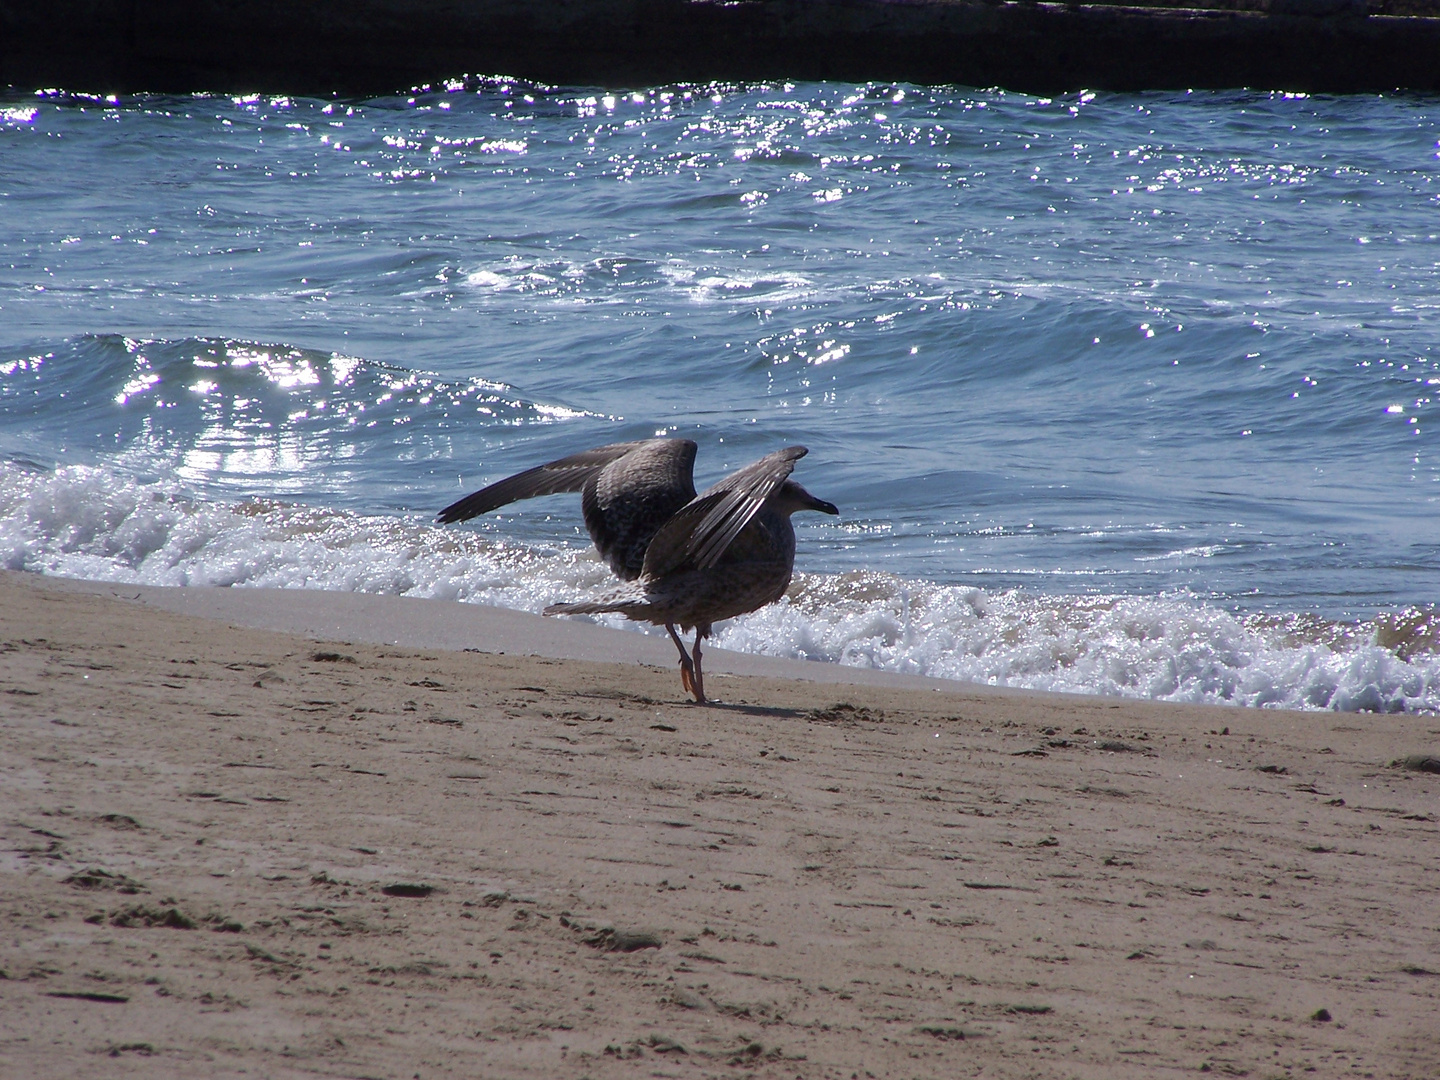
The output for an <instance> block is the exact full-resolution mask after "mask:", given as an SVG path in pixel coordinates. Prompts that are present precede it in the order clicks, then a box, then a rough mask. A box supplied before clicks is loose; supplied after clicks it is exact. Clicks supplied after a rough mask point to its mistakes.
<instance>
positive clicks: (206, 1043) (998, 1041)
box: [0, 573, 1440, 1080]
mask: <svg viewBox="0 0 1440 1080" xmlns="http://www.w3.org/2000/svg"><path fill="white" fill-rule="evenodd" d="M84 584H85V585H96V584H97V583H84ZM104 588H111V587H110V586H104ZM117 591H118V592H120V593H121V594H122V596H123V594H124V593H126V592H130V593H131V594H133V593H134V590H128V589H127V588H126V587H118V589H117ZM242 591H243V590H236V592H237V593H240V592H242ZM195 592H201V591H200V590H195ZM318 595H327V594H310V598H311V599H313V598H315V597H316V596H318ZM329 595H334V596H347V595H349V594H329ZM302 598H303V597H302ZM203 599H205V598H204V597H203V596H199V597H191V598H190V600H191V601H194V600H203ZM370 599H372V600H373V599H380V600H386V599H389V600H390V601H391V602H390V603H387V604H383V605H381V606H382V608H383V609H384V610H387V611H391V612H398V611H401V610H402V609H403V608H404V607H405V605H404V604H401V603H399V602H398V601H396V600H394V598H370ZM421 603H423V602H421ZM448 606H453V607H464V606H465V605H458V604H457V605H448ZM351 610H352V611H355V610H359V608H358V607H356V608H352V609H351ZM312 615H313V617H315V618H317V619H319V618H323V617H324V612H312ZM537 621H538V620H537ZM361 622H363V620H361V619H353V620H352V622H351V625H350V626H349V627H348V629H349V631H350V632H349V633H347V634H346V635H344V636H343V637H340V640H341V641H346V642H353V643H352V644H344V645H341V646H339V647H336V646H334V645H331V646H329V647H317V640H325V641H330V642H333V641H334V640H335V637H332V636H330V635H329V633H328V631H326V632H324V633H322V634H320V635H319V636H318V638H317V636H303V635H296V634H286V633H281V632H278V631H274V630H257V629H249V628H243V627H236V626H233V625H227V623H226V621H223V620H221V619H216V618H213V617H206V618H202V617H197V616H196V615H194V614H183V613H177V612H175V611H170V610H165V609H163V608H161V607H160V606H157V605H156V604H154V603H144V604H141V603H136V602H133V601H130V600H126V599H123V598H117V597H116V596H111V595H103V594H102V593H101V591H100V589H99V588H88V589H87V588H81V587H75V583H59V582H57V581H56V580H55V579H48V580H47V579H40V578H37V577H35V576H34V575H28V574H17V573H6V574H3V575H0V724H3V729H4V730H3V735H0V776H3V778H4V780H5V782H4V783H3V784H0V801H3V803H4V813H3V816H0V822H3V825H4V839H5V844H4V854H3V855H0V873H3V877H0V912H3V917H4V919H5V925H6V926H7V928H8V930H9V932H8V933H7V934H6V935H5V937H4V938H3V939H0V971H3V972H4V978H0V1008H3V1009H4V1010H5V1015H6V1016H7V1017H8V1018H10V1021H11V1022H10V1024H8V1025H7V1030H6V1032H5V1033H4V1034H0V1061H3V1062H5V1063H6V1065H7V1067H8V1068H11V1069H13V1070H14V1071H16V1072H17V1074H21V1073H23V1074H24V1075H27V1076H36V1077H50V1076H54V1077H60V1076H65V1077H90V1076H96V1077H99V1076H106V1077H113V1076H129V1075H134V1076H156V1075H166V1076H206V1077H228V1076H239V1075H241V1074H242V1073H243V1074H247V1075H254V1074H255V1073H256V1072H263V1073H264V1074H266V1075H270V1076H275V1077H291V1076H295V1077H298V1076H314V1075H367V1076H396V1077H411V1076H412V1075H414V1074H415V1073H419V1074H420V1075H422V1076H424V1077H433V1076H447V1075H454V1076H469V1075H479V1074H482V1073H483V1074H486V1075H505V1076H509V1077H527V1076H534V1077H557V1076H577V1077H578V1076H590V1077H594V1078H597V1080H599V1078H603V1077H612V1076H613V1077H622V1076H633V1075H635V1073H636V1070H637V1069H640V1070H643V1071H645V1072H647V1073H649V1072H655V1071H657V1070H658V1071H659V1073H660V1074H663V1075H671V1076H686V1077H688V1076H695V1077H700V1076H730V1075H734V1076H740V1075H754V1076H760V1077H775V1078H777V1080H778V1078H780V1077H786V1078H789V1077H795V1076H799V1077H801V1078H802V1080H812V1078H813V1080H820V1078H822V1077H831V1076H837V1075H843V1076H849V1075H850V1074H851V1073H852V1072H854V1073H858V1074H861V1075H864V1074H866V1073H868V1074H871V1075H873V1076H876V1077H883V1076H887V1075H888V1076H902V1075H903V1076H906V1077H914V1076H924V1077H932V1076H933V1077H936V1078H939V1077H952V1076H955V1075H959V1074H961V1073H965V1074H970V1073H983V1075H986V1076H993V1077H1012V1076H1013V1077H1020V1076H1030V1077H1034V1076H1040V1077H1049V1076H1055V1077H1060V1076H1064V1077H1094V1078H1096V1080H1099V1078H1101V1077H1106V1078H1122V1080H1123V1078H1128V1077H1135V1078H1137V1080H1138V1078H1141V1077H1152V1076H1155V1075H1157V1074H1159V1073H1161V1072H1167V1071H1173V1070H1180V1071H1184V1072H1195V1071H1197V1070H1206V1071H1209V1072H1223V1073H1227V1074H1230V1075H1240V1074H1245V1073H1248V1074H1250V1075H1291V1074H1293V1075H1313V1076H1316V1077H1318V1078H1324V1077H1330V1076H1337V1077H1338V1076H1351V1075H1363V1074H1364V1073H1366V1072H1369V1073H1372V1074H1373V1075H1376V1076H1385V1077H1413V1078H1415V1080H1420V1078H1421V1077H1428V1076H1434V1075H1436V1074H1437V1072H1440V1047H1437V1046H1436V1043H1435V1040H1434V1037H1433V1032H1432V1030H1431V1028H1432V1027H1433V1018H1434V1014H1435V1008H1436V1005H1437V998H1440V929H1437V928H1436V927H1435V926H1434V925H1433V923H1434V920H1433V918H1432V917H1431V915H1432V913H1433V912H1434V910H1435V909H1436V903H1437V900H1440V885H1437V881H1440V875H1437V871H1440V845H1437V844H1436V842H1435V841H1436V839H1437V837H1440V825H1437V823H1436V814H1435V806H1436V797H1437V795H1440V775H1436V774H1433V773H1427V772H1421V771H1411V770H1406V769H1400V768H1395V767H1392V764H1391V763H1392V762H1394V761H1395V760H1397V759H1400V758H1404V757H1406V756H1409V755H1413V754H1421V753H1430V754H1435V753H1436V750H1437V747H1440V721H1437V719H1436V718H1435V717H1433V716H1414V715H1408V716H1407V715H1363V716H1355V715H1337V714H1332V713H1293V712H1280V711H1270V710H1241V709H1232V708H1226V707H1221V706H1184V705H1171V704H1164V703H1152V702H1132V701H1121V700H1112V699H1097V698H1079V697H1074V698H1072V697H1070V696H1068V695H1053V694H1050V695H1044V694H1028V693H1009V694H1006V693H995V692H992V691H991V690H989V689H987V688H983V687H970V686H965V685H963V684H953V688H947V689H946V690H945V691H940V692H937V690H935V689H932V688H927V687H920V688H915V687H912V686H909V685H906V686H901V685H859V684H853V683H852V684H837V683H819V682H811V681H802V680H799V679H796V678H793V677H773V676H759V675H744V676H741V675H732V676H731V677H729V678H725V679H718V680H717V682H716V685H715V689H716V690H717V691H718V692H719V693H720V694H721V696H723V697H724V698H725V700H726V704H724V705H721V706H716V707H701V706H695V705H691V704H687V703H685V702H684V701H682V700H681V699H682V697H683V695H682V693H681V691H680V688H679V685H678V680H677V678H676V677H675V672H674V664H673V662H671V660H670V658H669V657H668V656H666V658H665V660H664V662H663V663H662V664H657V665H653V666H652V665H651V664H650V663H649V662H648V661H647V660H646V659H645V658H644V657H640V658H639V659H638V660H621V661H620V662H609V663H604V662H596V661H592V660H585V659H565V660H557V659H554V658H550V657H543V656H525V655H517V654H516V651H517V650H514V649H511V650H507V652H506V654H504V655H500V654H497V653H472V652H458V651H451V650H445V649H441V648H439V647H428V646H427V647H420V646H411V645H404V644H402V645H393V644H367V643H365V642H363V641H361V640H359V638H360V631H361V629H362V628H361V627H360V625H359V624H360V623H361ZM389 625H390V626H391V627H394V626H398V625H399V620H398V619H397V620H395V621H392V622H391V623H390V624H389ZM545 625H546V626H547V627H554V626H563V625H564V624H557V623H553V622H547V623H546V624H545ZM321 629H322V631H323V630H324V628H323V627H322V628H321ZM581 629H584V630H587V631H592V632H593V631H594V630H595V629H596V628H594V627H582V628H581ZM611 633H614V634H616V635H618V636H619V637H623V638H626V639H632V638H633V639H636V641H637V642H645V641H647V640H651V639H646V638H643V637H642V636H640V635H634V634H624V633H621V632H611ZM397 636H398V635H397ZM587 636H588V635H587ZM657 644H661V645H664V646H665V649H666V651H667V652H668V649H669V645H668V642H663V641H662V642H658V643H657ZM462 647H464V646H462ZM717 652H718V651H717ZM708 655H709V654H707V656H708ZM797 663H798V662H797ZM817 666H818V665H817Z"/></svg>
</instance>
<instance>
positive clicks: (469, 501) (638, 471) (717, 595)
mask: <svg viewBox="0 0 1440 1080" xmlns="http://www.w3.org/2000/svg"><path fill="white" fill-rule="evenodd" d="M695 449H696V447H695V444H694V443H693V442H691V441H690V440H689V439H649V440H646V441H643V442H632V443H614V444H612V445H610V446H602V447H598V448H597V449H594V450H587V451H585V452H584V453H580V454H575V455H573V456H571V457H568V458H562V459H561V460H559V461H552V462H550V463H549V464H547V465H540V466H538V467H536V468H534V469H530V470H528V471H526V472H523V473H519V474H518V475H516V476H512V477H509V478H508V479H505V480H501V481H499V482H498V483H495V484H491V485H490V486H489V487H487V488H485V489H483V490H481V491H477V492H475V493H474V494H473V495H469V496H466V497H465V498H464V499H461V500H460V501H459V502H457V503H454V504H453V505H451V506H448V507H446V508H445V509H444V510H442V511H440V514H439V515H438V519H439V520H440V521H442V522H448V521H463V520H465V519H466V518H470V517H474V516H475V515H476V514H483V513H485V512H486V511H488V510H494V509H496V508H497V507H500V506H504V505H505V504H506V503H510V502H514V501H515V500H517V499H528V498H532V497H534V496H537V495H549V494H553V493H556V492H562V491H579V492H580V493H581V506H582V508H583V510H584V513H585V524H586V526H587V527H588V528H589V530H590V536H591V538H592V539H593V540H594V541H595V546H596V547H597V548H598V549H599V551H600V554H601V555H602V556H603V557H604V558H605V559H606V561H607V562H608V563H609V564H610V567H611V569H613V570H614V571H615V573H616V574H617V575H618V576H619V577H621V578H622V579H623V580H625V581H627V582H629V583H630V584H628V585H625V586H623V587H621V588H620V589H617V590H616V591H615V592H612V593H610V594H609V595H607V596H603V597H600V598H597V599H595V600H586V601H580V602H577V603H571V604H553V605H551V606H550V607H548V608H546V609H545V614H547V615H588V614H598V613H601V612H611V611H613V612H619V613H621V614H623V615H624V616H625V617H626V618H629V619H637V620H641V621H645V622H651V623H655V624H656V625H663V626H664V627H665V628H666V629H667V630H668V631H669V632H670V636H671V638H672V639H674V641H675V644H676V647H677V648H678V649H679V650H680V674H681V681H682V682H683V683H684V685H685V688H686V689H687V690H689V691H690V692H691V693H693V694H694V696H695V700H696V701H701V702H703V701H704V700H705V683H704V676H703V674H702V669H701V666H700V642H701V640H702V639H704V638H706V637H708V636H709V635H710V629H711V627H712V625H713V624H715V623H717V622H719V621H721V620H722V619H730V618H734V617H735V616H736V615H743V614H745V613H746V612H748V611H754V610H756V609H757V608H760V607H764V606H765V605H766V604H769V603H773V602H774V601H775V600H778V599H779V598H780V597H781V596H783V595H785V590H786V588H788V587H789V585H790V575H791V573H792V572H793V570H794V566H795V530H794V528H793V527H792V526H791V524H790V515H791V514H793V513H795V512H796V511H797V510H819V511H821V512H823V513H827V514H838V513H839V510H837V509H836V508H835V506H834V505H833V504H831V503H828V502H825V501H823V500H821V499H817V498H815V496H813V495H811V494H810V493H809V492H808V491H806V490H805V489H804V488H803V487H801V486H800V485H799V484H797V483H795V482H794V481H793V480H791V479H789V476H790V472H791V470H792V469H794V467H795V462H796V461H798V460H799V459H800V458H802V457H804V456H805V453H806V450H805V448H804V447H803V446H790V447H786V448H785V449H783V450H777V451H775V453H773V454H767V455H766V456H765V457H763V458H761V459H760V460H759V461H756V462H753V463H752V464H750V465H747V466H745V467H744V468H743V469H739V470H737V471H736V472H733V473H731V474H730V475H729V476H727V477H725V479H723V480H721V481H720V482H719V483H718V484H716V485H714V486H713V487H711V488H708V489H707V490H706V491H704V492H702V493H701V494H699V495H696V494H695V484H694V480H693V478H692V471H693V468H694V464H695ZM677 626H679V627H681V628H682V629H685V630H689V629H692V628H693V629H694V630H695V644H694V647H693V650H691V651H687V650H686V648H685V645H684V643H683V642H682V641H681V640H680V636H679V634H677V633H676V630H675V628H676V627H677Z"/></svg>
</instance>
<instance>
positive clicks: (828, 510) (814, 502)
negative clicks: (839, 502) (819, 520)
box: [805, 495, 840, 517]
mask: <svg viewBox="0 0 1440 1080" xmlns="http://www.w3.org/2000/svg"><path fill="white" fill-rule="evenodd" d="M805 509H806V510H819V511H820V513H822V514H834V515H835V516H836V517H839V516H840V508H839V507H838V506H836V505H835V504H834V503H832V502H826V501H825V500H824V499H817V498H815V496H813V495H811V496H810V502H809V503H807V504H806V506H805Z"/></svg>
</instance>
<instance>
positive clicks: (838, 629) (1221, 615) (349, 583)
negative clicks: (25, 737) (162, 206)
mask: <svg viewBox="0 0 1440 1080" xmlns="http://www.w3.org/2000/svg"><path fill="white" fill-rule="evenodd" d="M0 566H3V567H5V568H7V569H11V570H30V571H35V572H41V573H50V574H59V575H65V576H70V577H82V578H91V579H99V580H106V581H124V582H134V583H140V584H153V585H221V586H237V587H245V586H249V587H272V588H309V589H330V590H339V591H356V592H368V593H389V594H396V595H404V596H415V597H429V598H434V599H444V600H458V601H467V602H472V603H482V604H492V605H498V606H503V607H511V608H518V609H521V610H526V611H539V610H540V609H541V608H543V607H544V606H545V605H546V604H549V603H554V602H556V601H558V600H564V599H574V598H576V597H577V596H578V595H584V594H585V593H587V592H590V591H595V590H599V589H602V588H604V587H606V586H607V585H608V584H609V582H610V578H609V574H608V571H607V570H606V569H605V568H604V567H603V566H602V565H601V564H600V562H599V561H598V560H597V559H596V558H595V557H594V555H593V554H592V553H591V552H589V551H588V550H584V549H581V548H579V547H573V548H571V547H564V546H555V547H550V548H536V547H530V546H525V545H521V544H516V543H512V542H508V541H506V540H503V539H498V538H496V537H495V536H493V535H491V534H482V533H476V532H473V531H467V530H460V529H440V528H437V527H434V526H431V525H429V524H425V523H422V522H418V521H413V520H405V519H400V518H393V517H377V516H363V515H357V514H352V513H346V512H341V511H334V510H324V509H314V508H309V507H303V506H295V505H290V504H278V503H273V502H268V501H247V502H241V503H221V502H215V501H211V500H207V499H203V498H198V497H196V496H194V495H193V494H191V493H190V492H189V491H188V490H187V489H186V488H184V487H183V486H182V485H181V484H180V483H178V482H176V481H169V480H153V479H138V478H135V477H133V476H130V475H128V474H126V473H123V472H121V471H119V470H115V469H111V468H106V467H82V466H65V467H61V468H59V469H56V470H53V471H51V470H43V469H40V468H37V467H33V466H28V465H24V464H21V463H17V462H7V463H4V464H3V465H0ZM607 618H610V617H607ZM610 625H619V623H618V621H611V622H610ZM715 643H716V644H717V645H720V646H722V647H724V648H730V649H738V650H741V651H746V652H755V653H764V654H768V655H774V656H792V657H806V658H810V659H818V660H829V661H833V662H838V663H841V664H848V665H852V666H856V667H867V668H878V669H883V670H888V671H899V672H910V673H914V674H923V675H932V676H938V677H942V678H952V679H963V680H969V681H974V682H982V683H988V684H990V685H994V686H1011V687H1023V688H1028V689H1039V690H1058V691H1070V692H1077V693H1092V694H1105V695H1112V696H1120V697H1131V698H1148V699H1153V700H1163V701H1183V702H1212V703H1231V704H1239V705H1252V706H1270V707H1288V708H1301V709H1337V710H1371V711H1402V710H1404V711H1436V710H1440V656H1437V655H1436V654H1435V653H1434V652H1416V653H1413V654H1411V655H1410V658H1409V659H1408V660H1407V659H1402V658H1401V657H1400V656H1399V655H1397V653H1396V652H1393V651H1391V650H1390V649H1387V648H1383V647H1381V646H1380V645H1378V644H1375V629H1374V627H1370V626H1366V625H1364V624H1361V625H1358V626H1347V625H1346V624H1335V623H1322V622H1320V621H1318V620H1311V621H1308V622H1307V621H1305V620H1297V619H1295V618H1285V617H1278V618H1277V617H1267V618H1266V619H1256V618H1248V619H1247V618H1242V617H1239V616H1236V615H1233V614H1231V613H1229V612H1226V611H1224V610H1221V609H1219V608H1216V607H1214V606H1212V605H1207V604H1204V603H1201V602H1198V601H1196V600H1194V599H1191V598H1188V597H1183V596H1088V597H1073V596H1036V595H1033V594H1027V593H1023V592H1020V591H1007V592H1001V593H994V594H987V593H985V592H982V591H981V590H979V589H974V588H966V587H960V586H944V585H936V584H933V583H926V582H915V581H906V580H904V579H901V578H897V577H894V576H891V575H885V574H878V573H868V572H861V573H850V574H840V575H799V576H797V581H796V585H795V587H794V588H792V590H791V595H790V596H789V597H787V598H786V599H785V600H783V601H781V602H780V603H778V604H775V605H772V606H771V607H769V608H766V609H764V610H762V611H758V612H755V613H753V614H751V615H748V616H745V617H743V618H740V619H735V620H732V621H731V622H729V623H725V624H722V626H721V627H720V628H719V630H718V633H717V635H716V640H715Z"/></svg>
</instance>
